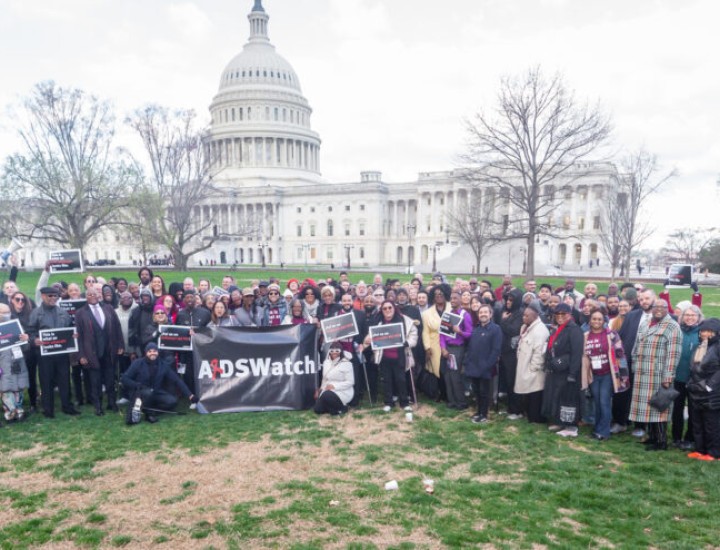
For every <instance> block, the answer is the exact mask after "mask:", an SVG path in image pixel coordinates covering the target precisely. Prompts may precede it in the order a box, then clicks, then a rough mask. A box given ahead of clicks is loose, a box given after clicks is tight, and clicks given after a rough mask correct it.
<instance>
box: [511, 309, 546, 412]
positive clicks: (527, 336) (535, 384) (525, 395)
mask: <svg viewBox="0 0 720 550" xmlns="http://www.w3.org/2000/svg"><path fill="white" fill-rule="evenodd" d="M549 337H550V332H549V331H548V329H547V327H546V326H545V324H544V323H543V322H542V320H541V319H540V308H539V306H537V305H536V303H535V302H532V303H531V304H530V305H528V307H526V308H525V311H524V312H523V325H522V327H521V329H520V340H519V341H518V348H517V355H518V362H517V375H516V377H515V393H516V394H518V395H519V396H520V401H521V403H522V408H523V414H525V415H526V417H527V419H528V422H536V423H541V422H545V419H544V418H543V416H542V413H541V409H542V398H543V388H544V387H545V371H544V367H545V351H546V350H547V341H548V338H549Z"/></svg>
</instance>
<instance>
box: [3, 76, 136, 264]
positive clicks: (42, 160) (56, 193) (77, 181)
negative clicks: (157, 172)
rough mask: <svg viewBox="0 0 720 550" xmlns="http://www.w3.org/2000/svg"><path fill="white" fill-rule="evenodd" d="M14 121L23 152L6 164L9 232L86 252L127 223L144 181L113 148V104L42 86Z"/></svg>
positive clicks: (53, 87)
mask: <svg viewBox="0 0 720 550" xmlns="http://www.w3.org/2000/svg"><path fill="white" fill-rule="evenodd" d="M16 119H17V123H18V133H19V135H20V138H21V140H22V143H23V145H24V149H25V150H24V151H23V152H21V153H16V154H14V155H11V156H10V157H8V159H7V160H6V162H5V170H4V178H3V180H2V182H1V183H0V191H1V192H2V194H3V197H4V198H5V200H6V201H7V202H8V203H9V204H10V206H11V208H10V210H11V211H12V212H13V216H12V219H11V220H9V223H11V224H12V228H11V229H9V231H10V232H12V233H14V235H17V236H19V237H21V238H25V239H29V238H37V239H45V240H48V241H53V242H56V243H58V244H60V245H67V246H68V247H70V248H79V249H81V250H82V249H83V247H84V246H85V244H86V243H87V242H88V241H89V240H90V239H92V238H93V237H94V236H96V235H97V234H98V233H99V232H101V231H102V230H103V229H104V228H106V227H108V226H112V225H116V224H118V223H119V222H120V221H121V209H122V208H123V207H124V206H126V205H127V204H128V202H129V197H130V194H131V190H132V184H133V183H134V182H136V181H137V179H138V176H139V175H138V173H137V171H136V170H135V167H134V164H133V163H132V161H131V159H130V157H129V155H127V154H126V153H125V152H124V151H123V150H121V149H117V148H114V147H113V140H114V136H115V130H114V123H115V119H114V116H113V113H112V111H111V109H110V105H109V104H108V103H107V102H104V101H101V100H99V99H98V98H96V97H94V96H91V95H88V94H86V93H85V92H83V91H82V90H78V89H71V88H62V87H60V86H57V85H56V84H55V83H54V82H43V83H40V84H37V85H36V86H35V88H34V89H33V91H32V93H31V95H30V96H29V97H28V98H27V99H26V100H25V101H24V103H23V105H22V108H21V109H20V110H19V112H18V113H17V114H16ZM6 230H8V229H7V228H6Z"/></svg>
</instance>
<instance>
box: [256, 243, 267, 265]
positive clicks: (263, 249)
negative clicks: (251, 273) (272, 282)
mask: <svg viewBox="0 0 720 550" xmlns="http://www.w3.org/2000/svg"><path fill="white" fill-rule="evenodd" d="M266 246H268V244H267V243H260V244H258V247H259V248H260V259H261V260H262V266H263V267H267V266H266V264H265V247H266Z"/></svg>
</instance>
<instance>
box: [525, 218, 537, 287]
mask: <svg viewBox="0 0 720 550" xmlns="http://www.w3.org/2000/svg"><path fill="white" fill-rule="evenodd" d="M525 277H526V278H527V280H530V279H534V278H535V227H534V226H532V225H531V226H530V228H529V231H528V238H527V273H526V274H525Z"/></svg>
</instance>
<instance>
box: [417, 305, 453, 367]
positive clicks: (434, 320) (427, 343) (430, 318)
mask: <svg viewBox="0 0 720 550" xmlns="http://www.w3.org/2000/svg"><path fill="white" fill-rule="evenodd" d="M444 311H450V302H447V303H446V304H445V310H444ZM440 317H441V316H440V315H438V312H437V308H436V307H435V306H434V305H433V306H430V307H429V308H427V309H426V310H425V311H423V313H422V325H423V332H422V343H423V346H424V347H425V350H426V351H427V350H432V351H431V354H432V355H431V356H430V357H429V358H428V359H426V363H425V368H426V369H427V370H429V371H430V372H432V373H433V374H434V375H435V376H437V377H438V378H440V359H441V357H442V355H441V351H440Z"/></svg>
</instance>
